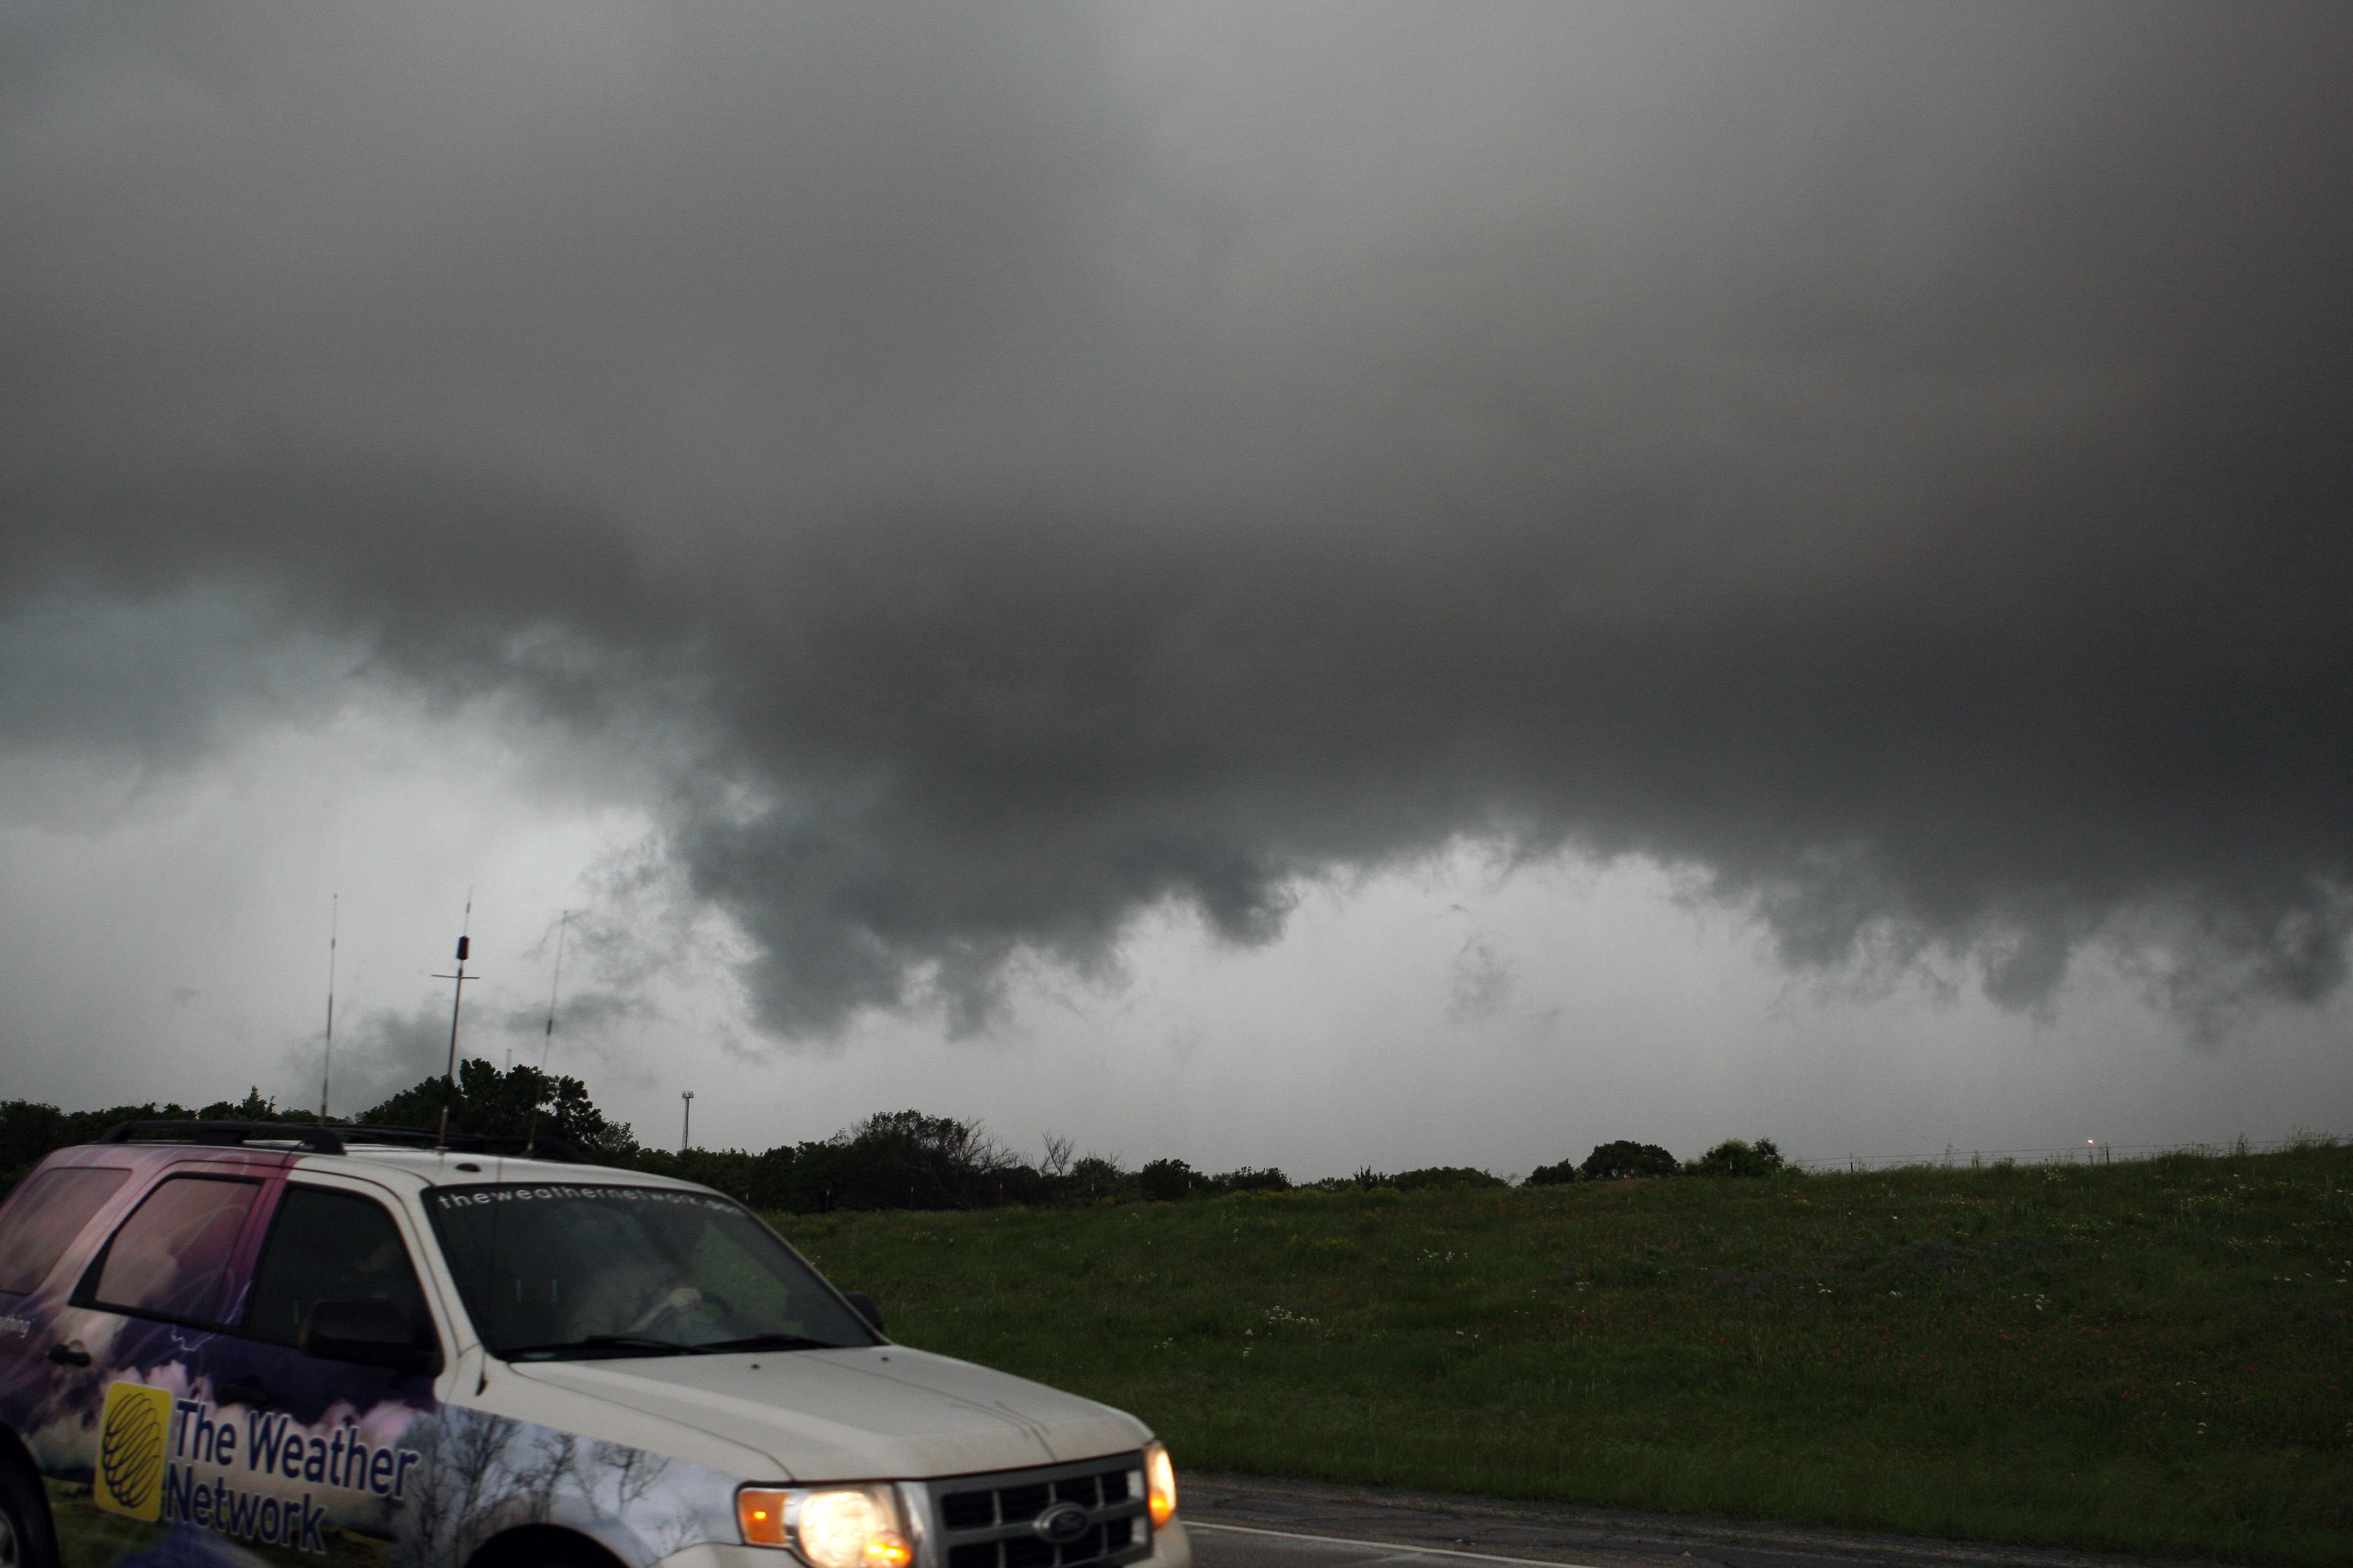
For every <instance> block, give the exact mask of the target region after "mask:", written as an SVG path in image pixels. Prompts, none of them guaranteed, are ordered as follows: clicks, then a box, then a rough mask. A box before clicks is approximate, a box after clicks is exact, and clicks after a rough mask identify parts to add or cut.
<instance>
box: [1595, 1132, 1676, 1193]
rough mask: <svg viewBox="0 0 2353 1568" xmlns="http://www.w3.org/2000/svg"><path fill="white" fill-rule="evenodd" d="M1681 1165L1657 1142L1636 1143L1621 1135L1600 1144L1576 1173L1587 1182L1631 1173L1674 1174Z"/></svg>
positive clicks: (1622, 1176) (1613, 1179) (1611, 1178)
mask: <svg viewBox="0 0 2353 1568" xmlns="http://www.w3.org/2000/svg"><path fill="white" fill-rule="evenodd" d="M1679 1169H1681V1167H1680V1166H1678V1165H1677V1164H1676V1163H1675V1157H1674V1156H1673V1155H1672V1154H1670V1153H1668V1152H1666V1151H1665V1150H1664V1149H1662V1148H1660V1147H1659V1146H1658V1145H1657V1144H1656V1143H1635V1142H1629V1141H1628V1140H1626V1139H1622V1138H1621V1139H1620V1140H1618V1141H1617V1142H1612V1143H1601V1144H1597V1145H1596V1146H1595V1148H1594V1151H1593V1152H1592V1153H1590V1154H1588V1155H1587V1156H1586V1157H1585V1163H1584V1164H1582V1165H1579V1166H1578V1167H1577V1175H1578V1176H1579V1177H1580V1178H1581V1179H1583V1180H1585V1181H1588V1182H1615V1181H1620V1180H1622V1179H1623V1178H1625V1177H1628V1176H1672V1175H1673V1174H1674V1173H1675V1172H1676V1171H1678V1170H1679Z"/></svg>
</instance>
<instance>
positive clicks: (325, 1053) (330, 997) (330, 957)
mask: <svg viewBox="0 0 2353 1568" xmlns="http://www.w3.org/2000/svg"><path fill="white" fill-rule="evenodd" d="M342 920H343V895H342V894H341V893H337V894H335V895H334V896H333V898H332V900H331V901H330V902H329V903H328V905H327V1043H326V1045H325V1047H323V1048H322V1050H321V1051H320V1052H319V1125H320V1126H322V1127H324V1126H325V1125H326V1124H327V1091H328V1089H330V1088H331V1087H332V1085H333V1083H334V1072H335V937H336V934H337V932H336V927H337V926H338V925H340V924H341V923H342Z"/></svg>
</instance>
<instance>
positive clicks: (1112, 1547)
mask: <svg viewBox="0 0 2353 1568" xmlns="http://www.w3.org/2000/svg"><path fill="white" fill-rule="evenodd" d="M1143 1477H1144V1459H1143V1457H1142V1456H1141V1455H1137V1454H1122V1455H1119V1456H1117V1457H1116V1458H1109V1459H1089V1460H1086V1461H1084V1462H1082V1463H1080V1464H1075V1465H1050V1466H1046V1467H1044V1468H1039V1469H1034V1470H1008V1471H1005V1472H1003V1473H1002V1474H998V1475H993V1476H957V1477H954V1478H952V1479H947V1480H939V1481H934V1482H932V1483H931V1485H930V1493H931V1497H932V1500H933V1508H934V1520H935V1521H936V1525H937V1529H938V1532H939V1533H938V1537H937V1539H938V1542H939V1546H940V1550H939V1552H938V1554H937V1555H936V1556H935V1557H934V1562H935V1563H939V1564H941V1568H1114V1565H1115V1564H1118V1563H1134V1562H1135V1561H1136V1560H1138V1559H1139V1558H1143V1557H1146V1556H1149V1555H1150V1554H1151V1552H1152V1525H1151V1522H1150V1521H1149V1520H1148V1519H1147V1518H1146V1517H1145V1500H1144V1481H1143ZM1058 1503H1072V1504H1075V1505H1077V1507H1079V1508H1080V1509H1081V1510H1083V1511H1084V1512H1085V1514H1086V1530H1085V1531H1084V1532H1083V1533H1082V1534H1081V1535H1079V1536H1078V1537H1077V1539H1075V1540H1072V1541H1069V1542H1062V1543H1060V1544H1057V1543H1056V1542H1051V1541H1049V1540H1046V1539H1045V1538H1044V1537H1042V1536H1040V1535H1039V1533H1038V1531H1037V1530H1036V1528H1035V1526H1036V1524H1037V1521H1038V1516H1039V1515H1040V1514H1042V1513H1044V1512H1045V1511H1046V1510H1048V1509H1050V1508H1052V1507H1054V1506H1055V1505H1056V1504H1058Z"/></svg>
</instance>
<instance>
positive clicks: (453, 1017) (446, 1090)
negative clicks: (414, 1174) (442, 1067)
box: [433, 888, 480, 1149]
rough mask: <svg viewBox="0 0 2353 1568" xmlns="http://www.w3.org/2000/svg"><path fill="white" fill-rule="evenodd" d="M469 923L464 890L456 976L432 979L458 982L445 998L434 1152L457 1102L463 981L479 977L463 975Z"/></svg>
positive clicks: (445, 1141)
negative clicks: (444, 1054) (445, 1054)
mask: <svg viewBox="0 0 2353 1568" xmlns="http://www.w3.org/2000/svg"><path fill="white" fill-rule="evenodd" d="M473 923H474V889H471V888H469V889H466V919H465V921H464V923H463V924H461V925H460V926H459V928H458V973H455V974H437V975H435V976H434V977H433V978H434V979H436V980H454V981H456V982H457V983H458V984H457V985H456V987H455V988H454V989H453V990H452V992H451V994H450V996H449V1068H448V1071H447V1072H446V1073H445V1074H444V1075H443V1077H442V1085H443V1087H442V1091H441V1132H440V1136H439V1137H438V1138H437V1139H436V1140H435V1141H434V1145H433V1146H434V1147H435V1148H437V1149H447V1148H448V1147H449V1108H450V1107H451V1106H453V1105H455V1104H457V1103H458V1009H459V1008H460V1007H462V1006H464V1005H465V1003H466V982H467V980H468V979H470V978H474V979H479V978H480V976H469V975H468V974H467V973H466V955H467V954H468V953H469V952H470V951H471V950H472V947H473V942H472V940H471V939H470V937H469V936H468V935H467V934H466V933H467V931H469V930H470V929H471V928H472V926H473Z"/></svg>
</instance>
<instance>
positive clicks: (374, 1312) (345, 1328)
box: [295, 1298, 441, 1372]
mask: <svg viewBox="0 0 2353 1568" xmlns="http://www.w3.org/2000/svg"><path fill="white" fill-rule="evenodd" d="M295 1348H297V1349H298V1350H300V1351H301V1352H302V1353H303V1354H304V1355H314V1356H319V1357H321V1358H322V1359H324V1360H327V1361H347V1362H353V1363H357V1364H358V1365H361V1366H382V1367H389V1368H391V1369H392V1370H393V1371H395V1372H429V1371H431V1370H432V1369H433V1366H434V1364H435V1363H437V1362H438V1361H439V1360H440V1359H441V1358H440V1357H439V1356H438V1355H436V1354H435V1353H434V1352H432V1351H431V1350H429V1349H427V1348H425V1347H424V1346H421V1345H419V1344H418V1343H417V1327H416V1325H415V1324H413V1323H411V1322H410V1321H408V1314H407V1313H406V1312H404V1311H402V1310H400V1309H399V1308H397V1307H396V1306H394V1305H393V1304H392V1303H391V1302H389V1301H380V1300H373V1299H369V1298H353V1299H351V1300H327V1301H317V1302H313V1303H312V1304H311V1310H309V1311H308V1312H305V1313H304V1314H302V1331H301V1335H300V1336H298V1337H297V1339H296V1340H295Z"/></svg>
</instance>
